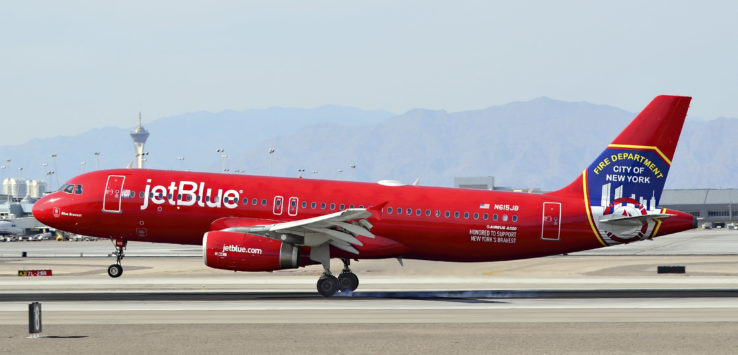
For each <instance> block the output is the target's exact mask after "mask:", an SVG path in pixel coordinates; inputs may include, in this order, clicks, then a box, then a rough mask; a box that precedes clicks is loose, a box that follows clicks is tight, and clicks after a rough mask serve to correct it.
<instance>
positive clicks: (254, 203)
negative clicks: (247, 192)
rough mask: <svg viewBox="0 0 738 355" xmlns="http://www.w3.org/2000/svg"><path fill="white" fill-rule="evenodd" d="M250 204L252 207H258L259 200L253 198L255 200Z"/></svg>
mask: <svg viewBox="0 0 738 355" xmlns="http://www.w3.org/2000/svg"><path fill="white" fill-rule="evenodd" d="M251 204H252V205H254V206H256V205H258V204H259V199H258V198H255V199H253V200H251Z"/></svg>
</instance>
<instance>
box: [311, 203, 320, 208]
mask: <svg viewBox="0 0 738 355" xmlns="http://www.w3.org/2000/svg"><path fill="white" fill-rule="evenodd" d="M315 207H318V204H317V203H315V202H312V203H311V204H310V208H312V209H315Z"/></svg>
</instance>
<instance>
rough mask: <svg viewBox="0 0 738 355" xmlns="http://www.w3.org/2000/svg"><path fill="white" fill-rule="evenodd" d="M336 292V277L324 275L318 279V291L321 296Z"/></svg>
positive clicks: (331, 294)
mask: <svg viewBox="0 0 738 355" xmlns="http://www.w3.org/2000/svg"><path fill="white" fill-rule="evenodd" d="M336 292H338V279H337V278H336V277H335V276H333V275H330V276H324V277H321V278H320V279H318V293H320V294H321V295H322V296H323V297H331V296H333V295H334V294H336Z"/></svg>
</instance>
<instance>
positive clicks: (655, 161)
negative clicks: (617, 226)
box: [551, 96, 691, 244]
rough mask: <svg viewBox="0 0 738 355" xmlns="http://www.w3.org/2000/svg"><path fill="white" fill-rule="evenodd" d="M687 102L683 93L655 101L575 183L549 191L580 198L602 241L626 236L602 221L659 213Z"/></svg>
mask: <svg viewBox="0 0 738 355" xmlns="http://www.w3.org/2000/svg"><path fill="white" fill-rule="evenodd" d="M690 100H691V98H690V97H684V96H658V97H656V98H655V99H653V101H651V103H650V104H648V106H646V108H645V109H643V111H641V113H640V114H638V116H636V118H635V119H633V121H632V122H631V123H630V124H629V125H628V127H626V128H625V130H623V131H622V132H621V133H620V135H618V136H617V138H615V140H613V141H612V143H610V145H608V146H607V148H605V150H604V151H603V152H602V153H601V154H600V155H599V157H597V159H595V161H594V162H592V164H590V166H589V167H588V168H587V169H586V170H584V172H583V173H582V174H581V175H580V176H579V177H578V178H577V179H576V180H575V181H574V182H572V183H571V184H569V186H567V187H565V188H563V189H561V190H559V191H556V192H552V193H551V194H552V195H558V196H568V197H582V198H583V199H584V201H585V204H586V205H587V206H588V209H589V211H588V212H589V214H590V215H589V218H590V223H591V224H593V229H595V230H599V234H600V236H601V241H603V244H615V243H617V242H628V241H630V240H629V239H623V238H620V237H618V236H617V235H616V233H613V232H612V230H613V229H612V228H609V229H608V228H604V227H603V226H602V225H601V223H600V222H601V220H605V219H607V218H612V217H614V216H616V215H619V216H634V215H642V214H648V213H649V211H651V213H653V214H656V213H657V212H658V211H657V206H658V204H659V201H660V199H661V192H662V191H663V189H664V183H665V181H666V176H667V174H668V172H669V167H670V166H671V160H672V158H673V157H674V151H675V150H676V147H677V142H678V141H679V135H680V134H681V131H682V125H683V124H684V119H685V118H686V116H687V110H688V109H689V102H690ZM631 227H634V228H635V227H639V226H631ZM652 229H653V226H650V227H648V228H647V227H645V225H644V227H643V230H642V231H640V232H638V233H635V234H637V235H639V236H640V237H639V239H643V238H645V237H648V236H650V235H653V234H655V232H656V231H655V230H652ZM620 234H622V233H620ZM623 240H624V241H623Z"/></svg>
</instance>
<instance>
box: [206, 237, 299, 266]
mask: <svg viewBox="0 0 738 355" xmlns="http://www.w3.org/2000/svg"><path fill="white" fill-rule="evenodd" d="M202 248H203V258H204V259H205V260H204V261H205V265H207V266H209V267H212V268H215V269H225V270H234V271H273V270H280V269H291V268H296V267H299V266H303V265H305V264H302V263H301V260H300V254H301V253H300V247H297V246H294V245H292V244H287V243H284V242H281V241H278V240H274V239H269V238H265V237H262V236H258V235H253V234H243V233H232V232H208V233H205V236H204V237H203V239H202Z"/></svg>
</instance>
